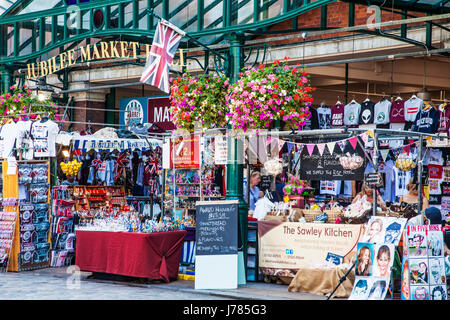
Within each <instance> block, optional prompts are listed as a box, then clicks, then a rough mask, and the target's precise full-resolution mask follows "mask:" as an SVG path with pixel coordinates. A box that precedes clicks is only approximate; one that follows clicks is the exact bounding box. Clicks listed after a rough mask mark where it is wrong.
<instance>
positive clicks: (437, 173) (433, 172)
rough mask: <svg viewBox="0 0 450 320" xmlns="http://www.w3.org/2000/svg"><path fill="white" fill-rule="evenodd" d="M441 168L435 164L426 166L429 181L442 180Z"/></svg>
mask: <svg viewBox="0 0 450 320" xmlns="http://www.w3.org/2000/svg"><path fill="white" fill-rule="evenodd" d="M442 172H443V167H442V166H440V165H436V164H429V165H428V176H429V177H430V179H442Z"/></svg>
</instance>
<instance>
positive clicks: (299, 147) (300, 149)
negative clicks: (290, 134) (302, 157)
mask: <svg viewBox="0 0 450 320" xmlns="http://www.w3.org/2000/svg"><path fill="white" fill-rule="evenodd" d="M303 148H305V145H304V144H301V143H299V144H297V152H298V153H300V154H301V153H302V151H303Z"/></svg>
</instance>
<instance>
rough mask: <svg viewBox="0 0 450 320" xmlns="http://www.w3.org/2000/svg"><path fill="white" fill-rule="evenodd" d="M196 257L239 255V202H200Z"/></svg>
mask: <svg viewBox="0 0 450 320" xmlns="http://www.w3.org/2000/svg"><path fill="white" fill-rule="evenodd" d="M196 206H197V211H196V216H195V221H196V230H195V240H196V250H195V254H196V255H225V254H237V251H238V248H237V246H238V202H237V201H198V202H197V203H196Z"/></svg>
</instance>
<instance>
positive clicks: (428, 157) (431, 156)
mask: <svg viewBox="0 0 450 320" xmlns="http://www.w3.org/2000/svg"><path fill="white" fill-rule="evenodd" d="M423 164H424V165H426V166H427V165H429V164H437V165H439V166H443V165H444V158H443V157H442V151H441V150H439V149H433V148H428V149H427V151H425V155H424V157H423Z"/></svg>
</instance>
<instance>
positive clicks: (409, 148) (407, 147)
mask: <svg viewBox="0 0 450 320" xmlns="http://www.w3.org/2000/svg"><path fill="white" fill-rule="evenodd" d="M403 151H405V152H406V153H408V154H409V153H410V152H411V145H410V144H408V145H406V146H404V147H403Z"/></svg>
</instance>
